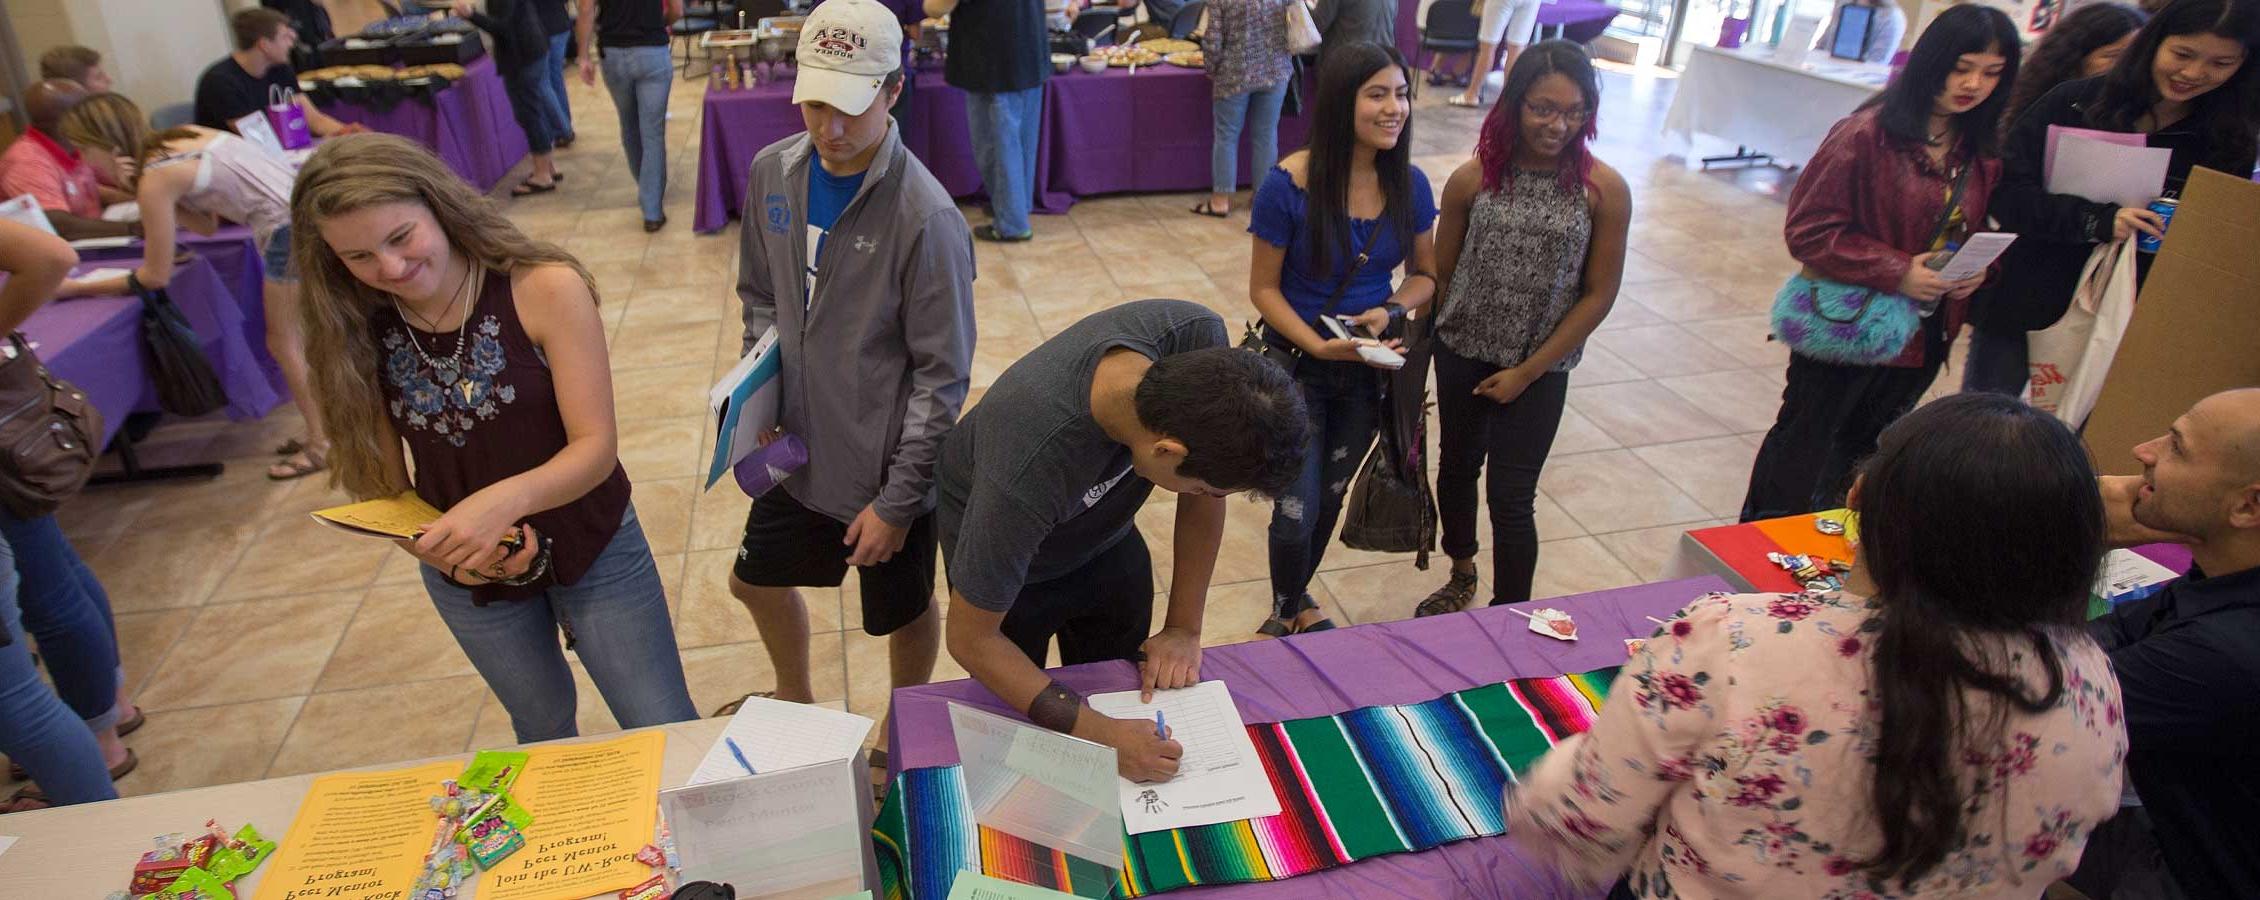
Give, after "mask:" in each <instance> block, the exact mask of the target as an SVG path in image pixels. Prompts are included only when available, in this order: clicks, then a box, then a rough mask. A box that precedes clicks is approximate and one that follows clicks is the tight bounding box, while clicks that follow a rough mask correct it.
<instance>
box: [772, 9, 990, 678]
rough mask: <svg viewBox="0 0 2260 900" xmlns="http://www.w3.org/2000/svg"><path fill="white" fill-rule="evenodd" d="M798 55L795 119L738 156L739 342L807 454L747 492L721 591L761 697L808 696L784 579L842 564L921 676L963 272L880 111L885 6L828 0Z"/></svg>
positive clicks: (969, 281)
mask: <svg viewBox="0 0 2260 900" xmlns="http://www.w3.org/2000/svg"><path fill="white" fill-rule="evenodd" d="M797 58H798V61H799V63H800V76H799V78H798V80H797V81H796V82H795V84H794V87H793V102H794V103H795V104H798V105H799V106H800V110H801V118H802V120H803V121H804V123H805V124H806V125H807V128H808V130H807V132H806V133H805V134H800V135H795V136H793V137H790V138H787V139H785V140H782V141H779V142H777V143H775V144H772V145H770V146H769V147H767V148H765V149H763V150H762V151H761V153H760V154H759V155H757V156H755V157H754V160H753V176H752V187H751V188H750V189H749V192H748V196H747V198H746V207H745V208H746V209H747V211H748V215H747V216H746V223H745V227H744V231H743V234H742V237H741V241H742V242H743V245H742V248H741V250H740V258H739V263H738V297H739V299H740V300H741V301H742V302H743V304H744V308H745V346H746V347H748V348H751V347H752V346H753V344H754V342H755V341H757V340H759V339H760V337H761V335H762V333H763V332H765V331H767V330H768V329H769V328H771V327H775V328H776V330H777V337H778V346H779V348H780V352H781V353H782V355H783V356H782V359H783V363H784V366H783V374H782V384H781V388H782V398H781V400H780V410H779V416H778V418H779V428H780V430H781V431H784V432H791V433H792V434H794V435H797V436H799V437H800V439H801V440H802V441H803V442H805V443H806V444H807V445H808V465H807V466H805V467H803V468H802V469H800V470H799V471H798V472H796V473H794V474H793V475H792V476H791V477H789V478H787V479H785V481H784V483H783V484H782V485H781V489H779V490H772V491H770V492H768V493H766V494H763V495H762V496H761V497H760V498H759V499H757V500H755V501H754V504H753V510H752V512H751V513H750V514H749V515H748V516H747V517H746V532H745V542H744V544H743V545H742V546H741V547H740V548H739V549H738V561H737V565H736V566H735V568H734V569H733V571H732V572H731V578H730V592H731V593H732V594H733V595H735V596H736V597H737V598H738V599H739V601H741V602H743V603H744V604H745V605H746V609H747V610H748V611H750V612H751V613H752V614H753V621H754V625H755V626H756V627H757V628H759V629H760V631H761V640H762V643H763V645H764V646H766V647H768V649H769V659H770V662H771V663H772V664H773V665H774V666H775V668H776V672H777V688H776V693H775V696H776V697H777V698H778V699H782V700H791V701H798V702H802V703H807V702H812V701H813V700H814V699H815V697H814V689H813V687H812V685H811V684H810V680H809V664H808V645H809V625H808V609H807V607H806V605H805V604H803V603H802V601H801V598H800V595H799V593H798V592H797V591H795V590H794V589H795V588H801V587H836V586H838V585H839V584H840V582H841V580H842V579H843V578H844V577H845V576H846V574H847V567H848V566H851V565H852V566H855V567H857V569H858V571H859V575H860V577H859V581H860V583H861V584H860V586H861V592H862V595H863V598H862V599H863V630H864V631H865V632H867V633H869V634H872V635H888V636H889V641H888V649H889V655H890V657H891V659H892V664H891V669H892V675H893V681H894V685H895V686H896V687H902V686H908V685H917V684H924V683H925V682H926V680H927V679H928V678H930V677H932V675H933V670H934V658H935V655H936V653H937V652H938V650H939V647H940V640H941V622H940V620H939V616H938V615H937V614H936V613H934V612H932V611H931V609H930V607H931V606H932V598H933V590H934V562H935V549H936V545H935V538H934V529H933V525H932V512H933V509H934V500H935V495H934V464H935V459H936V458H937V456H938V454H939V450H940V446H941V442H942V435H943V434H944V433H946V432H947V431H949V429H950V428H951V426H953V425H954V424H956V422H957V415H958V411H959V409H960V408H961V407H963V406H964V404H965V393H966V387H967V384H968V382H969V381H970V380H971V373H972V369H973V274H974V273H973V240H972V236H971V234H970V233H969V232H968V231H967V229H966V225H965V217H964V216H963V215H961V214H960V213H959V212H958V211H957V207H956V205H955V204H953V203H951V202H950V197H949V192H948V191H946V190H943V188H942V185H941V183H940V182H938V181H936V180H935V179H934V176H933V175H932V174H931V173H929V172H927V171H926V167H925V166H924V165H921V164H920V163H919V162H918V159H917V158H916V157H914V156H912V155H911V154H910V151H909V150H908V149H906V148H905V147H904V146H903V143H902V132H901V129H899V128H896V127H895V125H894V122H893V121H892V120H891V119H889V118H888V116H887V110H888V108H889V107H890V106H892V105H893V103H894V100H895V98H896V97H897V96H898V95H900V94H901V92H902V77H903V73H902V71H901V60H902V27H901V26H900V25H899V24H898V23H897V22H896V21H895V15H894V14H893V13H891V12H889V11H888V10H887V8H886V7H884V6H881V5H879V4H878V3H877V2H876V0H828V2H826V3H825V4H824V5H822V6H819V7H817V8H816V10H815V11H814V12H813V13H812V14H811V15H810V16H809V19H808V22H807V24H806V25H804V26H803V28H802V30H801V37H800V47H799V52H798V56H797Z"/></svg>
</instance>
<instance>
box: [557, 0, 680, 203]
mask: <svg viewBox="0 0 2260 900" xmlns="http://www.w3.org/2000/svg"><path fill="white" fill-rule="evenodd" d="M579 2H580V17H579V18H578V19H577V20H576V24H575V26H574V29H575V32H576V33H577V35H578V37H579V40H580V44H581V82H582V83H583V84H589V85H594V84H596V67H597V55H596V49H597V46H598V43H599V41H600V40H601V42H602V45H603V47H604V89H605V90H606V91H608V92H610V93H611V94H612V107H613V108H614V109H616V110H618V111H619V113H620V143H621V144H622V145H623V149H625V150H626V151H627V153H628V172H629V173H630V174H632V175H634V176H635V179H636V204H637V205H638V206H641V207H643V230H644V231H645V233H650V232H654V231H658V230H659V229H661V228H664V227H666V226H667V210H666V207H667V93H668V91H670V90H672V89H673V88H674V86H675V60H674V54H673V51H671V50H669V49H668V44H669V43H670V38H669V37H668V34H667V25H668V23H670V22H673V21H675V20H676V19H679V18H682V15H683V4H682V0H579Z"/></svg>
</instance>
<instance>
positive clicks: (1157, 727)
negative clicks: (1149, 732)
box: [1154, 709, 1169, 741]
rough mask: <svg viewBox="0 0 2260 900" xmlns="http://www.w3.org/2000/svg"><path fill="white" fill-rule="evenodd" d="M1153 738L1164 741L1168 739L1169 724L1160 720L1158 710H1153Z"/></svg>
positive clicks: (1159, 711)
mask: <svg viewBox="0 0 2260 900" xmlns="http://www.w3.org/2000/svg"><path fill="white" fill-rule="evenodd" d="M1154 737H1157V738H1161V739H1162V740H1165V741H1166V740H1168V739H1169V724H1168V723H1167V722H1165V721H1164V720H1163V719H1162V717H1161V710H1158V709H1157V710H1154Z"/></svg>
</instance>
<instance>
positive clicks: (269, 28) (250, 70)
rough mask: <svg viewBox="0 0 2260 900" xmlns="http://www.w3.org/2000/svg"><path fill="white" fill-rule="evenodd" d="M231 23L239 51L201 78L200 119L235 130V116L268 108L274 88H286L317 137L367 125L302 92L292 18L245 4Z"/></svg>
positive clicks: (206, 124)
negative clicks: (294, 62) (334, 114)
mask: <svg viewBox="0 0 2260 900" xmlns="http://www.w3.org/2000/svg"><path fill="white" fill-rule="evenodd" d="M228 27H229V28H230V29H231V30H233V31H234V32H235V52H234V53H230V54H228V55H227V56H226V57H223V58H222V59H221V60H220V61H219V62H216V63H213V64H212V65H211V66H210V67H208V68H206V69H205V70H204V74H203V75H201V76H198V77H197V79H196V124H198V125H202V126H204V127H206V128H217V129H219V130H221V131H234V130H235V120H237V119H240V118H243V117H244V116H248V115H250V114H252V113H255V112H264V111H265V110H266V109H267V102H268V99H269V97H271V96H272V94H271V93H270V91H271V90H272V89H274V88H283V89H285V90H288V91H290V95H291V97H292V98H294V99H293V100H292V102H294V103H296V104H298V108H299V109H300V110H303V111H304V112H305V113H306V127H307V128H308V129H309V130H311V131H312V132H313V133H314V136H315V137H331V136H335V135H340V134H352V133H354V132H358V131H367V130H368V129H367V128H364V127H362V126H360V125H347V124H345V123H343V122H339V121H338V120H336V119H333V118H330V117H329V116H327V115H325V114H323V113H322V111H321V110H319V109H315V108H314V104H312V103H310V102H308V101H307V100H306V95H304V94H301V93H298V72H297V71H296V70H294V69H292V68H291V67H290V48H292V47H294V46H297V44H298V31H297V30H296V29H293V28H291V27H290V19H289V18H288V17H286V16H284V15H283V14H282V13H279V12H276V11H274V10H271V9H266V8H264V7H261V8H254V9H247V10H243V11H242V12H238V13H236V14H235V15H233V16H230V17H229V18H228Z"/></svg>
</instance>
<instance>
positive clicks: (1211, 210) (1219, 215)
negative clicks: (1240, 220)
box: [1193, 200, 1232, 219]
mask: <svg viewBox="0 0 2260 900" xmlns="http://www.w3.org/2000/svg"><path fill="white" fill-rule="evenodd" d="M1193 215H1196V216H1207V217H1209V218H1211V219H1229V218H1231V217H1232V214H1231V213H1228V212H1217V211H1216V207H1213V206H1210V205H1209V203H1208V201H1206V200H1203V201H1201V205H1199V206H1195V207H1193Z"/></svg>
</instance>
